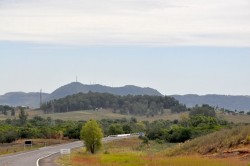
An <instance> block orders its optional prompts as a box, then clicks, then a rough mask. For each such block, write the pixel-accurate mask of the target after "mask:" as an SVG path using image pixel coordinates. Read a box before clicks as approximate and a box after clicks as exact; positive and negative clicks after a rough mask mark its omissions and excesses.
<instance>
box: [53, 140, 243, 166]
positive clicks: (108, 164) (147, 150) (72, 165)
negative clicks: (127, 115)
mask: <svg viewBox="0 0 250 166" xmlns="http://www.w3.org/2000/svg"><path fill="white" fill-rule="evenodd" d="M141 146H143V148H142V147H141ZM171 146H174V145H169V144H158V143H156V142H153V141H150V144H149V145H145V144H142V143H141V140H139V139H138V138H129V139H124V140H116V141H112V142H109V143H105V144H104V145H103V148H102V150H100V151H99V152H98V153H97V154H94V155H92V154H90V153H88V152H86V150H85V148H80V149H77V150H74V151H73V152H72V154H71V158H69V157H68V156H61V157H59V159H58V160H57V163H58V164H59V165H62V166H89V165H91V166H165V165H169V166H246V165H247V164H246V162H242V161H240V160H235V159H215V158H213V159H210V158H207V157H203V156H201V155H194V154H193V155H188V156H174V157H169V156H166V155H165V149H169V148H171Z"/></svg>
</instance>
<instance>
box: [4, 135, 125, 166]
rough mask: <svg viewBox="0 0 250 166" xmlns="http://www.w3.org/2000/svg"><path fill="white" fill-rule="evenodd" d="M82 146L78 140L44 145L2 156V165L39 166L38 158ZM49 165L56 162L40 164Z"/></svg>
mask: <svg viewBox="0 0 250 166" xmlns="http://www.w3.org/2000/svg"><path fill="white" fill-rule="evenodd" d="M123 138H126V137H105V138H103V142H107V141H112V140H117V139H123ZM81 146H83V143H82V141H76V142H72V143H68V144H61V145H56V146H48V147H43V148H40V149H37V150H34V151H29V152H24V153H18V154H11V155H6V156H2V157H0V166H37V160H39V159H41V158H46V156H51V155H53V154H56V153H59V152H60V150H61V149H73V148H78V147H81ZM51 157H52V156H51ZM51 157H49V158H51ZM49 165H54V164H49V162H46V160H43V162H41V164H40V162H39V166H49Z"/></svg>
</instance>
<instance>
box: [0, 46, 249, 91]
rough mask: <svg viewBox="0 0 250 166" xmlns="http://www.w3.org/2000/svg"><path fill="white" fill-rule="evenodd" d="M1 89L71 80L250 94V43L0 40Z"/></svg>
mask: <svg viewBox="0 0 250 166" xmlns="http://www.w3.org/2000/svg"><path fill="white" fill-rule="evenodd" d="M0 59H1V60H0V66H1V67H0V69H1V70H0V75H1V86H0V94H4V93H6V92H9V91H25V92H31V91H39V89H40V88H42V89H43V91H45V92H52V91H53V90H54V89H55V88H58V87H59V86H61V85H64V84H67V83H70V82H73V81H74V80H75V77H76V75H77V76H78V81H79V82H82V83H84V84H90V83H97V84H103V85H108V86H123V85H127V84H133V85H138V86H142V87H152V88H155V89H157V90H159V91H160V92H161V93H163V94H165V95H170V94H189V93H192V94H231V95H249V94H250V86H249V85H250V77H249V71H250V65H249V64H250V48H229V47H156V46H154V47H149V46H62V45H44V44H30V43H19V42H15V43H14V42H1V43H0Z"/></svg>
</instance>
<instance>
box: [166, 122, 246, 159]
mask: <svg viewBox="0 0 250 166" xmlns="http://www.w3.org/2000/svg"><path fill="white" fill-rule="evenodd" d="M249 136H250V125H239V126H235V127H233V128H225V129H222V130H220V131H217V132H214V133H211V134H208V135H204V136H201V137H198V138H195V139H193V140H191V141H188V142H185V143H184V144H182V145H181V146H177V147H176V148H174V149H171V150H169V151H167V153H166V154H167V155H171V156H172V155H183V154H194V153H196V154H197V153H198V154H202V155H205V154H211V153H223V151H225V150H228V149H235V148H237V147H241V145H249V144H250V139H249Z"/></svg>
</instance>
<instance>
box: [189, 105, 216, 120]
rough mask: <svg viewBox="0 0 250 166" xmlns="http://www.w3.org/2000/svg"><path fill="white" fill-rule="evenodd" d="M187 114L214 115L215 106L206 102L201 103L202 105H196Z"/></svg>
mask: <svg viewBox="0 0 250 166" xmlns="http://www.w3.org/2000/svg"><path fill="white" fill-rule="evenodd" d="M189 115H190V116H196V115H202V116H210V117H216V113H215V108H214V107H211V106H209V105H207V104H203V105H202V106H198V105H196V106H195V107H193V108H192V109H191V110H190V112H189Z"/></svg>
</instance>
